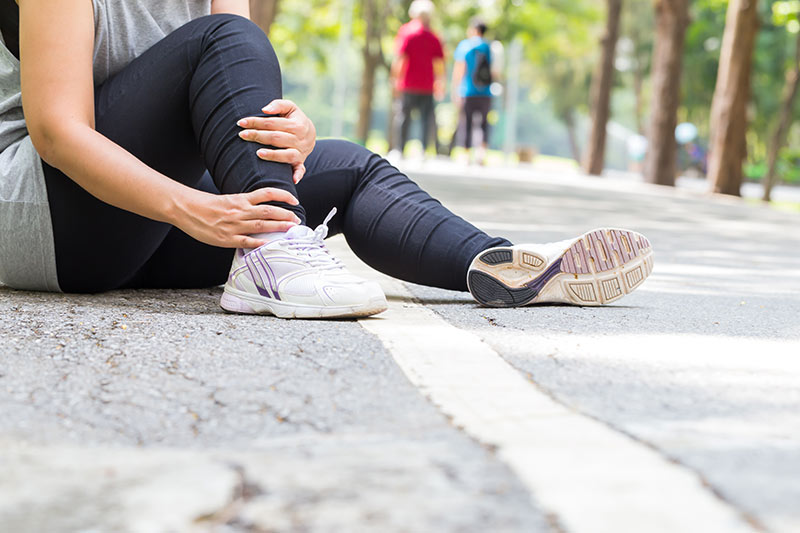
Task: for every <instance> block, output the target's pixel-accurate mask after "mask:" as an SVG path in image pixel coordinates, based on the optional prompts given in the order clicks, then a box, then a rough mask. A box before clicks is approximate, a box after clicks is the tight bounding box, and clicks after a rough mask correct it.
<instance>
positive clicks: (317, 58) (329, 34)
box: [270, 0, 800, 179]
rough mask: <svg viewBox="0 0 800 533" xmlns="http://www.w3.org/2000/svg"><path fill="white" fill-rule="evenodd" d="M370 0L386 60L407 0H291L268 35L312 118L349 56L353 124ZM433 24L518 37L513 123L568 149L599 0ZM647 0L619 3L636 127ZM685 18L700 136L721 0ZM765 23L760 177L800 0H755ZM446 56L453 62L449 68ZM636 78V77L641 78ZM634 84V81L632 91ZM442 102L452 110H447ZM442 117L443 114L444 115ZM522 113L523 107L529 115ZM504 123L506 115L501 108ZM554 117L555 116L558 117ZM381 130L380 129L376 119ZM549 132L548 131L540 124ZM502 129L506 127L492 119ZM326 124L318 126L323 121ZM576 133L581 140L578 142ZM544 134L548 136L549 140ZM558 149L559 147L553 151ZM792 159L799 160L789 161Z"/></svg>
mask: <svg viewBox="0 0 800 533" xmlns="http://www.w3.org/2000/svg"><path fill="white" fill-rule="evenodd" d="M366 1H373V2H374V3H375V5H378V6H380V7H381V10H382V11H381V12H384V10H385V12H386V13H388V16H387V17H386V18H385V20H384V21H383V22H384V26H385V30H384V33H383V35H382V37H381V40H380V43H381V48H382V52H383V55H384V57H385V58H386V60H387V61H390V60H391V58H392V52H393V42H394V36H395V34H396V33H397V30H398V29H399V27H400V26H401V25H402V24H403V23H405V22H407V20H408V16H407V13H408V7H409V5H410V3H411V0H333V1H323V0H296V1H286V0H285V1H283V2H281V11H280V13H279V16H278V18H277V20H276V22H275V24H274V25H273V29H272V34H271V36H270V37H271V38H272V40H273V44H274V45H275V48H276V50H277V51H278V54H279V56H280V58H281V61H282V64H283V66H284V71H285V73H286V74H285V80H286V84H287V92H288V93H289V94H288V95H289V96H290V97H293V98H296V99H297V100H298V101H299V103H300V104H301V105H303V106H305V107H306V108H310V110H311V111H312V114H313V118H314V119H315V120H318V121H320V122H321V123H323V124H324V123H325V122H326V121H327V120H329V118H330V117H331V116H332V114H333V112H334V110H333V109H332V105H331V102H332V99H331V96H330V95H331V91H332V87H333V79H334V78H335V76H336V75H337V74H339V73H340V72H339V70H338V69H340V68H342V66H341V65H342V64H343V63H342V61H345V64H346V65H347V70H346V71H347V73H348V95H349V97H348V109H347V116H348V120H349V121H351V122H352V121H354V120H355V106H356V100H355V95H356V92H357V89H358V84H359V82H360V69H361V63H360V62H361V57H360V49H361V47H362V46H363V44H364V41H365V38H366V37H365V33H366V23H365V21H364V18H363V16H362V14H363V6H364V2H366ZM435 1H436V5H437V16H436V18H435V20H434V29H435V30H436V31H437V32H438V33H440V35H441V36H442V37H443V40H444V41H445V48H446V52H447V53H448V54H452V52H453V50H454V49H455V46H456V45H457V44H458V42H459V41H460V40H461V39H463V38H464V36H465V31H466V28H467V25H468V21H469V20H470V18H472V17H473V16H476V15H479V16H481V17H482V18H484V20H485V21H486V22H487V23H488V25H489V27H490V38H494V39H498V40H500V41H501V42H503V43H504V44H506V45H509V44H510V43H511V41H512V40H514V39H519V40H520V42H521V43H522V44H523V47H524V57H525V61H524V62H523V64H522V65H521V66H520V72H519V73H518V74H519V77H520V84H521V88H522V94H523V95H524V101H522V102H520V113H530V114H531V116H535V119H536V120H535V121H531V120H528V119H526V121H525V122H524V123H522V122H520V131H519V133H520V136H522V137H524V138H525V139H527V142H529V143H531V144H532V143H535V144H536V145H538V146H539V147H541V148H542V150H540V151H545V150H553V151H555V150H558V151H559V155H567V153H568V152H569V150H568V149H566V148H565V134H564V130H563V128H560V127H559V126H558V124H557V122H558V121H559V120H560V121H561V122H562V123H563V122H566V121H573V122H574V123H575V124H578V125H581V124H584V125H585V118H584V117H585V116H586V115H588V106H589V94H588V93H589V85H590V80H591V75H592V72H593V70H594V66H595V65H596V62H597V60H598V55H599V51H600V46H599V39H600V36H601V33H602V31H603V25H604V22H605V20H604V18H605V2H603V1H600V0H482V1H480V2H476V1H474V0H435ZM346 5H350V6H351V7H352V9H353V17H352V22H353V24H352V40H351V41H350V48H351V50H350V51H349V52H348V54H347V57H346V58H342V57H339V56H338V55H337V54H338V49H337V42H338V39H339V34H340V31H341V30H342V29H343V25H344V20H345V17H344V16H343V10H344V7H345V6H346ZM653 5H654V3H653V0H626V1H625V3H624V7H623V20H622V28H621V36H620V41H619V45H618V51H617V61H616V65H617V68H618V73H617V76H616V88H615V94H614V100H613V101H614V109H613V113H614V115H613V117H612V120H614V121H616V122H618V123H620V124H622V125H624V126H625V127H627V128H628V129H629V130H631V131H635V130H636V129H637V128H638V127H640V125H641V124H642V123H644V125H645V126H646V117H637V116H635V109H636V106H635V105H634V102H635V101H636V98H637V97H638V98H639V99H640V100H641V102H642V103H643V105H642V109H643V112H644V113H645V114H646V112H647V101H648V92H649V79H648V78H649V70H650V58H651V55H652V50H653V38H654V33H655V32H654V10H653ZM690 6H691V8H690V9H691V12H690V16H691V23H690V25H689V27H688V28H687V32H686V45H685V53H684V60H683V77H682V104H681V108H680V110H679V121H690V122H693V123H694V124H696V125H697V127H698V129H699V131H700V136H701V141H703V140H707V138H708V135H709V116H710V108H711V101H712V98H713V95H714V89H715V84H716V74H717V68H718V64H719V53H720V47H721V45H722V36H723V31H724V27H725V17H726V10H727V6H728V1H727V0H692V1H691V3H690ZM759 9H760V11H759V15H760V19H761V26H760V30H759V34H758V37H757V41H756V49H755V55H754V57H753V72H752V77H751V82H752V91H751V94H752V105H751V108H750V116H749V118H750V131H749V134H748V144H749V158H750V161H751V163H753V165H752V166H751V167H749V170H748V171H749V172H750V173H751V174H752V175H753V176H756V175H758V169H759V164H760V161H761V160H762V159H763V157H764V154H765V153H766V148H765V147H766V142H767V139H768V134H769V131H770V129H771V124H772V123H773V122H774V120H775V116H776V114H777V111H778V106H779V103H780V95H781V90H782V86H783V83H784V77H785V73H786V70H787V69H788V68H789V67H790V66H791V65H792V62H793V61H794V46H795V39H796V37H797V33H798V32H800V0H780V1H769V0H762V2H761V3H760V7H759ZM449 64H451V62H450V61H448V65H449ZM640 81H643V83H637V82H640ZM385 84H386V74H385V70H382V71H381V72H379V73H378V86H377V89H376V100H375V102H376V113H375V114H374V117H375V119H374V120H375V121H376V123H375V127H378V126H379V125H381V124H382V123H383V122H385V116H386V113H387V112H388V102H389V91H388V88H387V87H385ZM637 87H639V88H640V89H641V90H640V91H639V92H638V96H637ZM443 109H444V110H445V111H446V110H447V108H446V107H445V108H443ZM445 114H446V113H445ZM526 116H527V115H526ZM500 120H501V123H502V121H503V118H502V117H501V119H500ZM554 121H555V122H554ZM381 127H382V126H381ZM581 127H583V126H581ZM543 129H544V131H542V130H543ZM497 130H498V132H497V133H498V134H499V133H500V130H501V128H497ZM320 131H321V132H323V133H324V132H325V131H326V129H325V127H324V126H323V127H321V128H320ZM578 132H579V139H580V140H583V139H582V138H581V135H580V133H581V132H580V129H579V130H578ZM548 136H549V137H548ZM559 147H560V148H559ZM799 147H800V134H796V135H793V136H790V149H789V152H786V153H791V154H794V155H793V156H792V157H789V156H784V155H783V154H782V160H781V161H782V162H781V165H780V168H781V170H782V173H783V174H784V175H786V176H789V177H790V178H791V179H794V178H793V176H794V175H795V174H796V172H794V171H793V170H792V169H793V168H795V166H798V165H797V163H798V162H800V160H798V159H797V157H796V155H797V154H796V153H795V152H793V151H792V150H797V149H798V148H799ZM793 165H794V166H793Z"/></svg>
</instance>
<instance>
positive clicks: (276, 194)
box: [245, 187, 300, 205]
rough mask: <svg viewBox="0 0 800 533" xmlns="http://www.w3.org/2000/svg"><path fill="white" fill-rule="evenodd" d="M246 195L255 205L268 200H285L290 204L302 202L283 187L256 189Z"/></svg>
mask: <svg viewBox="0 0 800 533" xmlns="http://www.w3.org/2000/svg"><path fill="white" fill-rule="evenodd" d="M245 196H246V197H247V200H248V201H249V202H250V203H251V204H253V205H258V204H263V203H266V202H284V203H287V204H289V205H297V204H299V203H300V202H298V201H297V198H295V197H294V196H293V195H292V193H290V192H288V191H284V190H282V189H275V188H273V187H264V188H263V189H256V190H255V191H252V192H249V193H247V194H246V195H245Z"/></svg>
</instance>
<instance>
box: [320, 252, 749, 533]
mask: <svg viewBox="0 0 800 533" xmlns="http://www.w3.org/2000/svg"><path fill="white" fill-rule="evenodd" d="M332 247H333V248H335V249H336V252H335V253H336V255H337V256H339V257H341V258H343V259H345V261H346V263H348V266H350V267H351V268H352V269H353V270H354V271H356V272H358V271H359V270H361V272H362V273H364V274H365V275H367V276H368V277H372V278H374V277H375V273H374V272H371V273H370V272H364V270H363V269H365V268H366V267H361V266H360V265H358V264H357V263H356V262H355V261H353V258H352V254H350V253H349V252H345V251H344V250H345V247H344V246H342V245H341V244H338V243H336V245H335V246H332ZM381 284H382V286H383V288H384V290H385V292H386V293H387V296H388V297H389V310H388V311H386V312H385V313H383V314H381V315H380V316H379V317H376V318H371V319H364V320H361V321H360V323H361V325H362V326H363V327H364V328H365V329H366V330H367V331H369V332H371V333H373V334H374V335H376V336H377V337H378V338H379V339H380V340H381V342H382V343H383V344H384V346H386V348H387V349H388V350H389V352H390V353H391V354H392V356H393V357H394V359H395V361H396V362H397V364H398V365H399V366H400V368H401V369H402V370H403V372H405V374H406V376H408V378H409V380H410V381H411V382H412V383H413V384H414V385H415V386H416V387H417V388H418V389H419V390H420V391H421V393H422V394H424V395H425V396H426V397H427V398H428V399H429V400H430V401H431V402H432V403H433V404H434V405H436V406H437V407H438V408H439V409H440V410H441V411H442V412H443V413H444V414H445V415H447V416H449V417H451V418H452V421H453V424H454V425H455V426H456V427H459V428H461V429H463V431H465V432H466V433H467V434H469V435H471V436H472V437H473V438H475V439H477V440H478V441H480V442H481V443H483V444H486V445H491V446H493V447H495V449H496V453H497V455H498V457H499V458H500V459H501V460H503V461H504V462H505V463H506V464H507V465H509V467H510V468H511V469H512V470H513V471H514V473H515V474H516V475H517V476H518V477H519V479H520V480H521V481H522V482H523V483H524V484H525V485H526V486H527V487H528V489H529V490H530V493H531V498H532V500H533V503H534V504H535V505H536V506H538V507H539V508H541V509H543V510H544V511H545V512H547V513H552V514H554V515H555V516H557V517H558V520H559V522H560V523H561V524H562V525H563V526H564V527H565V528H566V529H567V530H568V531H570V532H571V533H625V532H637V533H638V532H641V531H647V532H648V533H662V532H663V533H674V532H676V531H680V532H682V533H686V532H694V531H697V532H702V533H711V532H717V531H719V532H725V533H735V532H753V531H756V530H755V529H754V528H753V527H751V526H750V524H748V523H747V522H746V521H745V520H744V519H743V518H742V516H741V515H740V513H739V512H738V511H737V510H736V509H734V508H733V507H731V506H730V505H728V504H726V503H725V502H722V501H720V500H719V499H717V498H716V497H715V496H714V495H713V494H712V493H711V492H710V491H709V490H707V489H706V488H705V487H704V486H703V484H702V482H701V480H700V479H699V478H698V477H697V475H696V474H694V473H693V472H691V471H690V470H688V469H686V468H684V467H682V466H679V465H677V464H674V463H671V462H670V461H669V460H668V459H666V458H664V457H662V456H661V455H660V454H659V453H657V452H656V451H654V450H652V449H651V448H649V447H647V446H646V445H643V444H640V443H637V442H636V441H634V440H631V439H630V438H628V437H626V436H624V435H622V434H620V433H618V432H616V431H614V430H612V429H610V428H608V427H607V426H605V425H603V424H602V423H600V422H598V421H596V420H593V419H591V418H588V417H585V416H583V415H581V414H579V413H576V412H574V411H571V410H569V409H567V408H566V407H564V406H563V405H561V404H559V403H557V402H555V401H554V400H552V399H551V398H550V397H549V396H548V395H546V394H545V393H543V392H541V391H540V390H539V389H538V388H537V387H535V386H534V384H532V383H530V382H529V381H527V380H526V379H525V378H524V377H523V376H522V375H521V374H520V373H519V372H518V371H516V370H515V369H514V368H512V367H511V366H510V365H509V364H508V363H507V362H506V361H505V360H504V359H503V358H502V357H500V356H499V355H498V354H497V353H496V352H495V351H494V350H493V349H491V348H490V347H489V346H488V345H487V344H485V343H484V342H483V341H482V340H481V339H480V338H479V337H477V336H476V335H474V334H472V333H470V332H468V331H465V330H462V329H458V328H456V327H455V326H453V325H451V324H449V323H448V322H447V321H445V320H444V319H442V318H441V317H439V316H438V315H436V314H435V313H434V312H433V311H431V310H429V309H427V308H425V307H424V306H422V305H418V304H416V303H414V302H413V296H412V295H411V294H410V293H409V292H408V290H407V289H406V288H405V286H404V285H403V284H402V283H400V282H398V281H395V280H392V279H390V278H388V277H385V276H381Z"/></svg>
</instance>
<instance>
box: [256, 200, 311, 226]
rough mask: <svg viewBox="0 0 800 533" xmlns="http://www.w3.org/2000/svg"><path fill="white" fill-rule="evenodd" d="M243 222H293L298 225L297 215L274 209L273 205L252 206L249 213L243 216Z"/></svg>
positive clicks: (280, 208)
mask: <svg viewBox="0 0 800 533" xmlns="http://www.w3.org/2000/svg"><path fill="white" fill-rule="evenodd" d="M244 220H279V221H280V220H282V221H286V222H294V223H295V224H299V223H300V219H299V218H297V215H295V214H294V213H292V212H291V211H289V210H288V209H284V208H282V207H276V206H274V205H256V206H253V208H252V209H251V210H250V212H249V213H247V215H245V217H244Z"/></svg>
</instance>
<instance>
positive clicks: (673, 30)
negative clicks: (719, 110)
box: [644, 0, 689, 185]
mask: <svg viewBox="0 0 800 533" xmlns="http://www.w3.org/2000/svg"><path fill="white" fill-rule="evenodd" d="M655 10H656V43H655V49H654V50H653V71H652V85H653V87H652V93H653V94H652V100H651V111H650V127H649V129H648V133H647V138H648V141H649V142H648V150H647V155H646V158H645V163H644V177H645V180H646V181H648V182H650V183H656V184H659V185H675V155H676V154H675V152H676V150H675V149H676V144H675V126H677V123H678V105H679V104H680V90H681V73H682V70H681V61H682V59H683V46H684V37H685V33H686V27H687V25H688V23H689V0H656V3H655Z"/></svg>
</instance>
